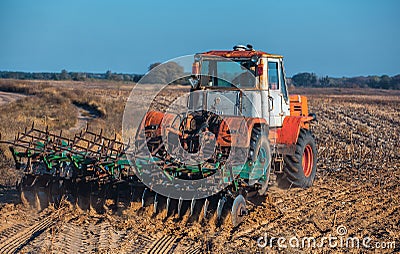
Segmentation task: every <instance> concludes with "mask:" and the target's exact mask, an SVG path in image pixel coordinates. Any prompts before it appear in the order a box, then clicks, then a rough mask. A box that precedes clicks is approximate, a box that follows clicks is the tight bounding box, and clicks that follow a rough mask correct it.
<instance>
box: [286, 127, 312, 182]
mask: <svg viewBox="0 0 400 254" xmlns="http://www.w3.org/2000/svg"><path fill="white" fill-rule="evenodd" d="M284 161H285V167H284V172H285V175H286V177H287V180H288V181H289V182H290V184H291V185H294V186H296V187H301V188H308V187H311V186H312V184H313V182H314V179H315V174H316V173H317V146H316V144H315V139H314V137H313V135H312V133H311V131H309V130H306V129H301V130H300V134H299V138H298V139H297V143H296V151H295V154H294V155H286V156H285V157H284Z"/></svg>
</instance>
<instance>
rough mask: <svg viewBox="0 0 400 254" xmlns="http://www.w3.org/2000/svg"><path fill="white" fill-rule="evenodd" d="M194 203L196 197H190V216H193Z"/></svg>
mask: <svg viewBox="0 0 400 254" xmlns="http://www.w3.org/2000/svg"><path fill="white" fill-rule="evenodd" d="M195 205H196V199H194V198H192V203H190V216H193V213H194V207H195Z"/></svg>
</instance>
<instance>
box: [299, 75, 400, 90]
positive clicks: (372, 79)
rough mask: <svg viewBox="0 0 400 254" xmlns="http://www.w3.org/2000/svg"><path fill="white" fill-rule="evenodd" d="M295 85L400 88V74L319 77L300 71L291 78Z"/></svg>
mask: <svg viewBox="0 0 400 254" xmlns="http://www.w3.org/2000/svg"><path fill="white" fill-rule="evenodd" d="M291 83H292V84H293V85H294V86H302V87H347V88H367V87H369V88H380V89H396V90H400V75H396V76H393V77H389V76H388V75H382V76H368V77H363V76H360V77H352V78H346V77H342V78H332V77H328V76H325V77H318V76H317V75H315V73H308V72H303V73H298V74H296V75H294V76H293V77H292V78H291Z"/></svg>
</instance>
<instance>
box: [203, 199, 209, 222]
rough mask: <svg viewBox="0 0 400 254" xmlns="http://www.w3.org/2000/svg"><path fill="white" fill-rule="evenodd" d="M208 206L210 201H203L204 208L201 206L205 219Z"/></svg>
mask: <svg viewBox="0 0 400 254" xmlns="http://www.w3.org/2000/svg"><path fill="white" fill-rule="evenodd" d="M209 204H210V201H208V199H206V200H205V201H204V206H203V218H204V219H206V218H207V210H208V205H209Z"/></svg>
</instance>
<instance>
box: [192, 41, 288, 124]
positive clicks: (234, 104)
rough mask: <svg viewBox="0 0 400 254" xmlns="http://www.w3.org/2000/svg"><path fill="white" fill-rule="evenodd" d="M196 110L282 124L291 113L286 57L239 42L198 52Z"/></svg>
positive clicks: (194, 84)
mask: <svg viewBox="0 0 400 254" xmlns="http://www.w3.org/2000/svg"><path fill="white" fill-rule="evenodd" d="M191 83H192V87H193V91H199V92H196V93H193V96H192V98H191V103H192V104H191V105H192V106H193V107H194V109H195V110H199V109H200V107H203V109H204V110H211V111H215V112H216V113H218V114H220V115H227V116H235V115H241V116H244V117H262V118H264V119H266V120H267V122H268V123H269V126H270V127H280V126H282V123H283V119H284V117H285V116H287V115H289V114H290V106H289V96H288V92H287V85H286V80H285V72H284V67H283V57H282V56H280V55H273V54H269V53H266V52H263V51H258V50H254V49H253V47H252V46H251V45H247V46H242V45H238V46H235V47H234V48H233V50H230V51H227V50H222V51H220V50H214V51H208V52H205V53H200V54H196V55H195V59H194V63H193V67H192V79H191Z"/></svg>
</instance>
